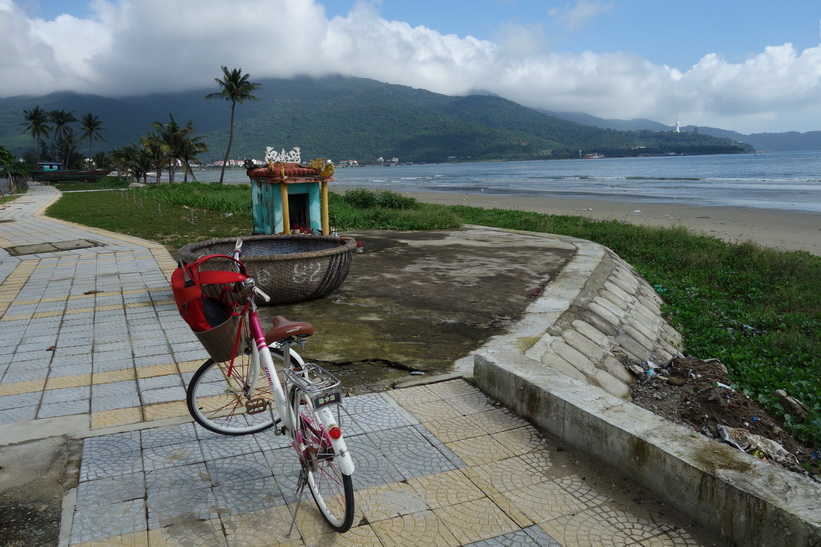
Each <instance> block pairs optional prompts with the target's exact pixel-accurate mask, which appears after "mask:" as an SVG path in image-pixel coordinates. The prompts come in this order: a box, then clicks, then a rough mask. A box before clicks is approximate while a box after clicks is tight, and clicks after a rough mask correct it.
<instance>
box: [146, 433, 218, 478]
mask: <svg viewBox="0 0 821 547" xmlns="http://www.w3.org/2000/svg"><path fill="white" fill-rule="evenodd" d="M203 461H205V458H204V456H203V454H202V449H201V448H200V443H199V442H198V441H196V440H194V441H189V442H187V443H177V444H169V445H160V446H154V447H150V448H144V449H143V466H144V467H145V469H146V471H148V470H151V469H162V468H164V467H173V466H177V465H188V464H192V463H198V462H203Z"/></svg>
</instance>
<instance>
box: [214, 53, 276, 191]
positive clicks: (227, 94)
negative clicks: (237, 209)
mask: <svg viewBox="0 0 821 547" xmlns="http://www.w3.org/2000/svg"><path fill="white" fill-rule="evenodd" d="M221 68H222V79H220V78H214V81H215V82H217V84H218V85H219V86H220V91H219V92H218V93H209V94H208V95H206V96H205V98H206V99H225V100H226V101H228V102H230V103H231V125H230V130H229V132H228V148H226V149H225V160H224V161H223V162H222V170H221V171H220V184H222V181H223V178H224V177H225V165H226V164H227V163H228V155H229V154H230V153H231V144H232V143H233V142H234V109H235V108H236V106H237V103H239V104H242V103H244V102H245V101H258V100H259V98H258V97H255V96H254V95H253V92H254V91H256V90H257V89H259V88H260V87H262V86H261V85H260V84H256V83H253V82H250V81H248V78H249V77H250V76H249V75H248V74H243V73H242V69H241V68H232V69H230V70H229V69H228V67H226V66H223V67H221Z"/></svg>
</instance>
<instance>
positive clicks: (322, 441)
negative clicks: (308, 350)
mask: <svg viewBox="0 0 821 547" xmlns="http://www.w3.org/2000/svg"><path fill="white" fill-rule="evenodd" d="M289 400H290V401H291V404H292V408H293V409H294V415H295V416H296V417H297V428H298V431H297V433H298V434H300V435H301V436H302V441H303V444H304V445H305V449H304V450H302V451H300V454H299V459H300V463H301V464H302V470H303V471H302V472H303V473H304V474H305V475H304V479H305V480H306V481H307V486H308V488H309V490H310V491H311V496H313V498H314V502H316V506H317V507H318V508H319V512H320V513H322V516H323V517H324V518H325V520H326V521H327V522H328V524H329V525H330V526H331V528H333V529H334V530H335V531H336V532H340V533H342V532H347V531H348V530H350V528H351V524H353V516H354V497H353V481H352V480H351V476H350V475H345V474H344V473H342V470H341V469H340V468H339V467H338V466H337V465H336V463H335V462H334V449H333V446H332V445H331V443H330V441H329V440H328V439H327V438H326V437H325V436H324V435H323V433H322V432H323V430H324V428H322V427H321V424H322V422H321V421H320V419H319V416H317V414H316V410H315V409H314V405H313V402H312V401H311V398H310V397H308V396H307V395H306V394H305V393H304V392H303V391H302V390H300V389H298V388H293V387H292V388H291V391H290V396H289ZM317 424H318V425H319V427H317Z"/></svg>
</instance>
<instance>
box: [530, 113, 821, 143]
mask: <svg viewBox="0 0 821 547" xmlns="http://www.w3.org/2000/svg"><path fill="white" fill-rule="evenodd" d="M541 112H544V113H545V114H549V115H551V116H556V117H557V118H561V119H563V120H567V121H572V122H576V123H580V124H583V125H592V126H594V127H599V128H601V129H616V130H620V131H626V130H634V131H642V130H650V131H671V130H672V129H674V126H667V125H664V124H661V123H658V122H654V121H652V120H646V119H643V118H635V119H632V120H616V119H605V118H597V117H595V116H591V115H589V114H582V113H578V112H552V111H548V110H542V111H541ZM681 130H682V131H685V132H688V133H692V132H696V131H697V132H699V133H703V134H705V135H712V136H713V137H719V138H722V139H731V140H734V141H741V142H745V143H747V144H749V145H750V146H753V147H754V148H755V149H756V150H771V151H775V150H780V151H797V150H821V131H807V132H806V133H799V132H797V131H787V132H785V133H751V134H749V135H747V134H743V133H737V132H736V131H729V130H727V129H719V128H717V127H707V126H698V127H696V126H694V125H687V126H684V127H682V128H681Z"/></svg>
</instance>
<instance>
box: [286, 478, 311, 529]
mask: <svg viewBox="0 0 821 547" xmlns="http://www.w3.org/2000/svg"><path fill="white" fill-rule="evenodd" d="M306 484H308V476H307V475H306V474H305V469H301V470H300V471H299V479H297V487H296V494H297V497H296V507H295V508H294V516H293V518H292V519H291V527H290V528H288V533H287V534H285V537H286V538H290V537H291V532H293V531H294V525H295V524H296V516H297V514H298V513H299V506H300V505H302V494H303V493H304V492H305V485H306Z"/></svg>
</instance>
